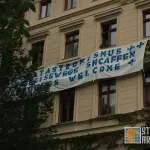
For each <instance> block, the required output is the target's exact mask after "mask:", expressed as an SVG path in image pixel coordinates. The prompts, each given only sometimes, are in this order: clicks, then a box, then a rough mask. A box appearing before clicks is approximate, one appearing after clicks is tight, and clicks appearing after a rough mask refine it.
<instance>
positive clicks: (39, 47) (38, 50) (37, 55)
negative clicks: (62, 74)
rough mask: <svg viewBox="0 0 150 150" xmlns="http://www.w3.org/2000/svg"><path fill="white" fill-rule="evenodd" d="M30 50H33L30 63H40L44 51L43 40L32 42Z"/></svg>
mask: <svg viewBox="0 0 150 150" xmlns="http://www.w3.org/2000/svg"><path fill="white" fill-rule="evenodd" d="M32 50H33V60H32V63H33V64H37V65H38V66H40V65H42V60H43V52H44V41H41V42H37V43H34V44H32Z"/></svg>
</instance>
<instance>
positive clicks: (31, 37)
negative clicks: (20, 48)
mask: <svg viewBox="0 0 150 150" xmlns="http://www.w3.org/2000/svg"><path fill="white" fill-rule="evenodd" d="M49 34H50V31H49V30H44V31H40V32H36V33H35V34H31V35H30V37H29V38H28V41H31V40H33V39H35V38H38V37H41V36H47V35H49Z"/></svg>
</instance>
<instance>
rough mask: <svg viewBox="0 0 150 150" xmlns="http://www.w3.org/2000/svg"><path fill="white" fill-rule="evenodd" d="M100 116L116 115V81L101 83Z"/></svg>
mask: <svg viewBox="0 0 150 150" xmlns="http://www.w3.org/2000/svg"><path fill="white" fill-rule="evenodd" d="M99 86H100V93H99V95H100V107H99V109H100V110H99V113H100V115H107V114H115V100H116V81H115V80H107V81H105V82H103V83H100V85H99Z"/></svg>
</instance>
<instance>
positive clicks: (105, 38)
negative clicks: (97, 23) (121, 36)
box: [101, 20, 117, 48]
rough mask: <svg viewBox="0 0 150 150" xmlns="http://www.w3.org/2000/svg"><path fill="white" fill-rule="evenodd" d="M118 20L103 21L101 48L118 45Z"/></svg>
mask: <svg viewBox="0 0 150 150" xmlns="http://www.w3.org/2000/svg"><path fill="white" fill-rule="evenodd" d="M116 33H117V21H116V20H113V21H109V22H105V23H102V45H101V48H107V47H111V46H116Z"/></svg>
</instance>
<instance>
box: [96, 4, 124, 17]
mask: <svg viewBox="0 0 150 150" xmlns="http://www.w3.org/2000/svg"><path fill="white" fill-rule="evenodd" d="M121 12H122V8H121V7H116V8H113V9H109V10H107V11H103V12H101V13H99V14H96V15H95V16H94V17H95V20H100V19H102V18H104V17H107V16H111V15H115V14H118V13H121Z"/></svg>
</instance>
